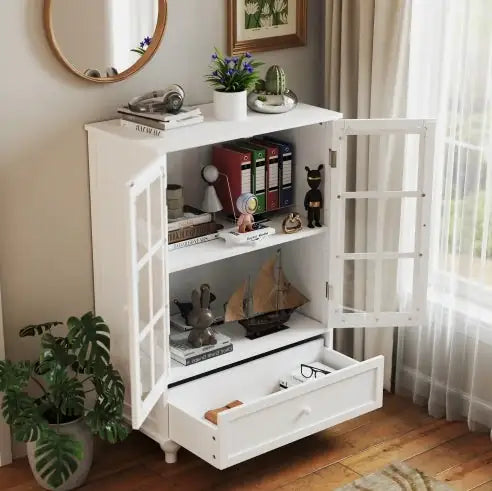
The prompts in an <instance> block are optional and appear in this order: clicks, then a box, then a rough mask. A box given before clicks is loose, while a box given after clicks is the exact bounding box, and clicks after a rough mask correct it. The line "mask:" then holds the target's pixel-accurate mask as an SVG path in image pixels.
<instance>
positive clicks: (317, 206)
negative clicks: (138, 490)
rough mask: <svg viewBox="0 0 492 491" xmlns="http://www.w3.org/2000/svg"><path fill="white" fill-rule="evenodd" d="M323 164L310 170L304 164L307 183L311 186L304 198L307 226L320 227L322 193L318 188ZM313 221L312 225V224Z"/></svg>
mask: <svg viewBox="0 0 492 491" xmlns="http://www.w3.org/2000/svg"><path fill="white" fill-rule="evenodd" d="M322 168H323V164H321V165H319V166H318V169H316V170H311V169H310V168H309V167H307V166H306V172H307V183H308V185H309V187H310V188H311V189H310V190H309V191H308V192H307V193H306V197H305V198H304V209H305V210H306V211H307V212H308V227H309V228H314V225H316V227H321V222H320V219H321V208H323V195H322V194H321V191H320V190H319V189H318V188H319V186H320V184H321V169H322ZM313 222H314V225H313Z"/></svg>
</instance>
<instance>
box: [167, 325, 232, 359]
mask: <svg viewBox="0 0 492 491" xmlns="http://www.w3.org/2000/svg"><path fill="white" fill-rule="evenodd" d="M189 334H190V333H189V332H182V331H178V330H176V329H174V328H173V327H171V333H170V336H169V346H170V352H171V358H172V359H173V360H176V361H177V362H179V363H182V364H183V365H191V364H193V363H198V362H199V361H203V360H207V359H209V358H213V357H215V356H219V355H222V354H225V353H229V352H231V351H232V350H233V345H232V342H231V339H230V338H229V337H228V336H226V335H225V334H221V333H219V332H216V333H215V339H216V340H217V343H216V344H209V345H206V346H201V347H199V348H194V347H193V346H191V345H190V344H189V343H188V336H189Z"/></svg>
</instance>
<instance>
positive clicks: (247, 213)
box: [236, 193, 258, 234]
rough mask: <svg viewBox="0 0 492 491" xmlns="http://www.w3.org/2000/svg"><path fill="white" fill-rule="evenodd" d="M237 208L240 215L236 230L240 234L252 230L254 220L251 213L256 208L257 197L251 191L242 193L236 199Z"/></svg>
mask: <svg viewBox="0 0 492 491" xmlns="http://www.w3.org/2000/svg"><path fill="white" fill-rule="evenodd" d="M236 206H237V209H238V210H239V213H241V215H240V216H239V218H238V220H237V231H238V232H239V233H240V234H244V233H245V232H252V231H253V230H254V227H253V223H254V221H255V219H254V217H253V213H254V212H255V211H256V210H257V209H258V198H257V197H256V196H255V195H254V194H252V193H244V194H241V196H239V198H238V199H237V201H236Z"/></svg>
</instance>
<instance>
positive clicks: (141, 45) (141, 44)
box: [140, 41, 145, 49]
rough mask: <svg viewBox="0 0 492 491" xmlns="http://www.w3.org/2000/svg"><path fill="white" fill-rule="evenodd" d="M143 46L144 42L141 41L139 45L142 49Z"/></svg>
mask: <svg viewBox="0 0 492 491" xmlns="http://www.w3.org/2000/svg"><path fill="white" fill-rule="evenodd" d="M144 46H145V43H144V42H143V41H142V42H141V43H140V47H141V48H142V49H143V47H144Z"/></svg>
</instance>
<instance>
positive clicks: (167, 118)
mask: <svg viewBox="0 0 492 491" xmlns="http://www.w3.org/2000/svg"><path fill="white" fill-rule="evenodd" d="M118 114H123V115H125V116H127V115H128V116H136V117H138V118H140V119H144V120H149V121H157V122H161V123H162V122H163V123H169V122H171V121H180V120H182V119H188V118H193V117H195V116H201V114H202V113H201V111H200V109H198V108H197V109H192V110H189V111H188V110H184V111H183V112H180V113H178V114H169V113H166V114H161V113H138V112H134V111H132V110H131V109H128V108H127V107H120V108H118Z"/></svg>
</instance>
